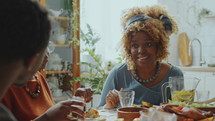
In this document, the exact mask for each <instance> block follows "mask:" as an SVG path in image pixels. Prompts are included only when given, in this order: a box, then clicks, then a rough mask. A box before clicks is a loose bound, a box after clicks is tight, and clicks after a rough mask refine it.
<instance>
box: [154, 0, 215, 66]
mask: <svg viewBox="0 0 215 121" xmlns="http://www.w3.org/2000/svg"><path fill="white" fill-rule="evenodd" d="M158 3H159V4H162V5H165V6H166V7H167V8H168V11H169V13H170V14H171V15H173V16H174V17H175V19H176V21H177V23H178V27H179V33H178V34H177V35H174V36H172V37H171V42H170V52H171V54H170V56H169V59H168V60H169V62H170V63H173V64H175V65H182V64H181V62H180V59H179V56H178V51H177V49H176V48H177V43H178V35H179V34H180V33H182V32H186V33H187V35H188V37H189V39H190V40H192V39H194V38H197V39H199V40H200V41H201V43H202V49H203V50H202V53H203V57H204V59H205V60H206V64H204V65H203V66H207V64H208V63H210V60H211V57H212V56H215V48H214V46H215V42H214V41H215V35H214V33H215V28H214V26H215V18H204V17H199V13H200V12H201V10H202V9H203V8H207V9H208V10H211V11H212V14H215V7H214V4H215V1H214V0H207V1H203V0H158ZM192 52H193V64H192V66H198V65H199V60H200V48H199V44H198V43H197V42H193V44H192Z"/></svg>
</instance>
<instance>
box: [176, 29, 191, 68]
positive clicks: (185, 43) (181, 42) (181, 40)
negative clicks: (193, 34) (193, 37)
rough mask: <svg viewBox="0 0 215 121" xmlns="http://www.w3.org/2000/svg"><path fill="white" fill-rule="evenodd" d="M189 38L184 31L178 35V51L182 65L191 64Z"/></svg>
mask: <svg viewBox="0 0 215 121" xmlns="http://www.w3.org/2000/svg"><path fill="white" fill-rule="evenodd" d="M189 42H190V40H189V38H188V36H187V34H186V33H181V34H180V35H179V37H178V52H179V57H180V59H181V62H182V64H183V65H184V66H189V65H191V64H192V56H190V55H189Z"/></svg>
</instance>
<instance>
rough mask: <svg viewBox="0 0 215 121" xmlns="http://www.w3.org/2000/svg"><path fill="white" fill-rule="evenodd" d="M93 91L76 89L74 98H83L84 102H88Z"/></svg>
mask: <svg viewBox="0 0 215 121" xmlns="http://www.w3.org/2000/svg"><path fill="white" fill-rule="evenodd" d="M92 95H93V91H92V90H91V89H90V88H78V89H77V91H76V93H75V96H79V97H83V98H84V100H85V102H87V103H88V102H90V101H91V100H92V99H93V98H92Z"/></svg>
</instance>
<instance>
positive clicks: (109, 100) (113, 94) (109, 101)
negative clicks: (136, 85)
mask: <svg viewBox="0 0 215 121" xmlns="http://www.w3.org/2000/svg"><path fill="white" fill-rule="evenodd" d="M120 91H124V89H123V88H121V89H120ZM119 104H120V101H119V96H118V91H117V90H115V89H114V90H111V91H109V93H108V94H107V96H106V104H105V105H104V109H113V108H115V107H117V106H118V105H119Z"/></svg>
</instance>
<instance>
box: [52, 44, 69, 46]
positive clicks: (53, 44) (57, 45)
mask: <svg viewBox="0 0 215 121" xmlns="http://www.w3.org/2000/svg"><path fill="white" fill-rule="evenodd" d="M49 46H51V47H71V44H53V45H49Z"/></svg>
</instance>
